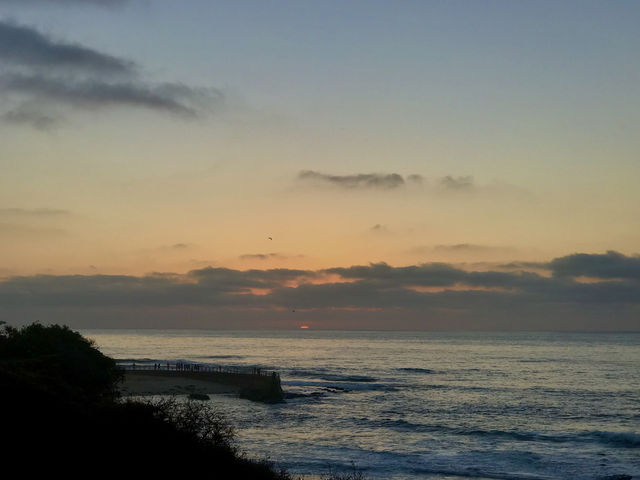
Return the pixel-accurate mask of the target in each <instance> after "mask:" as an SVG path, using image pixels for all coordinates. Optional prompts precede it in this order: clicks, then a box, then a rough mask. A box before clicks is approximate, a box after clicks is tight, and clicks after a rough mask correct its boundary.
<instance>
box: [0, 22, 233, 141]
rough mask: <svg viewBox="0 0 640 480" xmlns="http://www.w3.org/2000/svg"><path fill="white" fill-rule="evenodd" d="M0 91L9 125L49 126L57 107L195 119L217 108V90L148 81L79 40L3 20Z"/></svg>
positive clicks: (124, 62) (56, 119)
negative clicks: (140, 110) (114, 109)
mask: <svg viewBox="0 0 640 480" xmlns="http://www.w3.org/2000/svg"><path fill="white" fill-rule="evenodd" d="M0 45H3V48H1V49H0V61H2V62H3V63H4V65H5V67H6V68H5V69H4V71H3V72H2V73H1V74H0V95H2V97H4V99H5V103H7V104H11V103H13V107H11V108H10V109H9V110H8V111H6V112H4V113H3V114H2V117H1V118H2V120H3V121H4V122H5V123H12V124H28V125H31V126H34V127H36V128H39V129H49V128H51V127H52V126H54V125H56V124H57V123H59V121H60V119H61V118H62V116H61V115H60V114H59V113H52V112H55V111H56V109H57V110H60V109H65V108H68V107H72V108H75V109H84V110H92V111H96V110H99V109H102V108H106V107H116V106H117V107H136V108H145V109H148V110H155V111H163V112H167V113H171V114H174V115H178V116H181V117H186V118H197V117H199V116H201V115H202V114H203V113H204V112H206V111H209V110H211V109H212V108H213V107H215V106H219V105H220V104H221V103H222V102H223V97H224V96H223V94H222V92H221V91H220V90H218V89H215V88H195V87H192V86H189V85H185V84H181V83H166V82H165V83H155V82H150V81H148V80H145V79H144V78H143V77H142V76H141V74H140V71H141V68H140V67H139V66H138V65H136V64H135V63H134V62H133V61H131V60H128V59H125V58H122V57H118V56H115V55H110V54H106V53H103V52H99V51H97V50H95V49H92V48H89V47H85V46H82V45H78V44H73V43H68V42H63V41H59V40H55V39H53V38H51V37H50V36H48V35H45V34H43V33H41V32H39V31H38V30H36V29H35V28H32V27H29V26H24V25H18V24H15V23H11V22H7V21H0Z"/></svg>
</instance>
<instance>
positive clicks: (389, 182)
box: [298, 170, 405, 189]
mask: <svg viewBox="0 0 640 480" xmlns="http://www.w3.org/2000/svg"><path fill="white" fill-rule="evenodd" d="M298 180H302V181H306V182H316V183H318V184H325V185H334V186H337V187H340V188H345V189H362V188H365V189H372V188H373V189H394V188H398V187H402V186H403V185H405V180H404V178H403V177H402V175H400V174H397V173H388V174H383V173H358V174H355V175H329V174H325V173H320V172H316V171H314V170H303V171H301V172H300V173H299V174H298Z"/></svg>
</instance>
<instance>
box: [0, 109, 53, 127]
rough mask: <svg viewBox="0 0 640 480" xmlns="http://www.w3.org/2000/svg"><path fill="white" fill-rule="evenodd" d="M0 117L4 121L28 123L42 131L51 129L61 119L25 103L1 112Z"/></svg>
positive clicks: (20, 123)
mask: <svg viewBox="0 0 640 480" xmlns="http://www.w3.org/2000/svg"><path fill="white" fill-rule="evenodd" d="M0 119H1V120H2V122H4V123H8V124H12V125H30V126H32V127H33V128H35V129H37V130H43V131H44V130H51V129H53V128H54V127H56V126H58V125H59V124H60V123H61V121H62V119H61V117H60V116H58V115H56V114H54V113H45V112H41V111H40V110H39V109H38V108H37V107H33V106H29V105H26V104H24V105H20V106H18V107H17V108H15V109H13V110H10V111H8V112H6V113H4V114H2V116H0Z"/></svg>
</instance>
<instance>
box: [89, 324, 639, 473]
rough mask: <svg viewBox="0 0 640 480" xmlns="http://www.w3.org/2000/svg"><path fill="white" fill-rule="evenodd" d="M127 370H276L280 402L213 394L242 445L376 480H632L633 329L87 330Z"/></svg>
mask: <svg viewBox="0 0 640 480" xmlns="http://www.w3.org/2000/svg"><path fill="white" fill-rule="evenodd" d="M81 333H83V334H84V335H85V336H87V337H89V338H91V339H93V340H94V341H95V342H96V345H97V346H98V348H100V350H101V351H102V352H104V353H105V354H107V355H109V356H111V357H114V358H116V359H120V360H134V359H135V360H136V362H140V363H144V362H150V363H155V362H163V363H166V362H167V361H170V362H176V361H182V362H194V363H201V364H207V365H223V366H251V367H253V366H255V367H259V368H263V369H267V370H276V371H278V372H280V374H281V378H282V385H283V388H284V390H285V391H286V392H291V393H296V394H300V396H298V397H296V398H292V399H289V400H287V402H286V403H283V404H278V405H265V404H261V403H254V402H250V401H248V400H240V399H237V398H234V397H227V396H212V398H211V400H210V402H211V403H213V404H214V405H216V406H217V407H219V408H220V409H222V410H223V411H224V412H225V413H226V415H227V417H228V419H229V420H230V421H231V423H232V424H233V425H234V426H235V427H236V429H237V434H238V442H239V445H240V447H241V449H242V450H244V451H246V452H247V454H249V455H250V456H252V457H255V458H269V459H270V460H272V461H274V462H275V463H277V464H278V465H280V466H282V467H285V468H286V469H287V470H289V471H290V472H291V473H298V474H323V473H328V472H330V471H333V472H349V471H352V469H353V468H354V467H355V468H356V469H358V470H360V471H362V473H363V474H364V475H365V476H366V477H368V478H372V479H383V478H384V479H395V480H400V479H402V480H414V479H433V480H436V479H437V480H445V479H447V480H454V479H462V478H464V479H469V478H472V479H501V480H512V479H513V480H542V479H544V480H568V479H585V480H586V479H605V478H607V477H609V478H625V477H624V475H628V476H631V477H633V478H637V479H640V333H486V332H482V333H478V332H465V333H441V332H437V333H436V332H387V331H385V332H352V331H313V330H300V331H206V330H197V331H196V330H189V331H187V330H162V331H160V330H101V331H97V330H91V331H83V332H81Z"/></svg>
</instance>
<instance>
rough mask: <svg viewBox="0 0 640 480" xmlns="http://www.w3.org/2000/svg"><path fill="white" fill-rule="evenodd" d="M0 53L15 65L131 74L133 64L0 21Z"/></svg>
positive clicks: (110, 73) (109, 73)
mask: <svg viewBox="0 0 640 480" xmlns="http://www.w3.org/2000/svg"><path fill="white" fill-rule="evenodd" d="M0 45H2V50H0V56H1V57H2V59H3V61H4V62H7V63H9V64H13V65H17V66H23V67H25V66H28V67H44V68H47V69H51V68H53V69H55V70H56V71H59V72H60V71H63V70H67V69H75V70H77V71H79V72H83V73H87V72H91V73H96V74H108V75H131V74H132V73H134V72H135V65H134V63H133V62H131V61H129V60H124V59H121V58H117V57H115V56H112V55H107V54H104V53H100V52H98V51H96V50H92V49H90V48H87V47H83V46H81V45H74V44H71V43H64V42H56V41H54V40H52V39H51V38H49V37H47V36H45V35H43V34H42V33H40V32H38V31H37V30H35V29H33V28H31V27H26V26H22V25H17V24H14V23H10V22H6V21H0Z"/></svg>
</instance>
